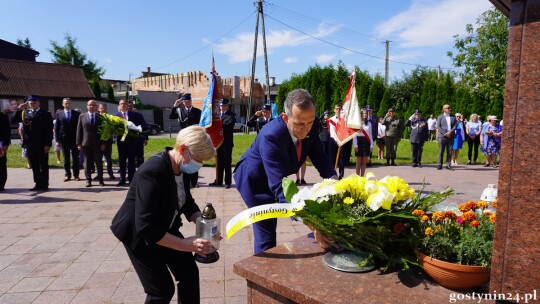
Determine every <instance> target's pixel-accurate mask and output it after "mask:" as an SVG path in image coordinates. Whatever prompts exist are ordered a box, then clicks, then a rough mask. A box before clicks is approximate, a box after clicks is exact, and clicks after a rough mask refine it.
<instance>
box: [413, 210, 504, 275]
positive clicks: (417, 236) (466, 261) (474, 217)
mask: <svg viewBox="0 0 540 304" xmlns="http://www.w3.org/2000/svg"><path fill="white" fill-rule="evenodd" d="M491 206H492V207H493V208H495V206H496V201H494V202H493V203H491ZM488 207H489V204H488V203H487V202H484V201H479V202H473V201H470V202H467V203H464V204H461V205H460V206H459V207H458V209H459V211H460V212H461V214H459V215H458V214H456V213H455V212H453V211H435V212H432V211H428V212H425V211H424V210H414V211H413V213H412V214H413V215H415V216H417V221H418V224H419V225H417V226H416V227H417V229H415V230H413V234H412V235H413V236H414V240H415V243H416V248H417V249H418V250H419V251H420V252H422V253H423V254H425V255H427V256H430V257H432V258H435V259H438V260H442V261H445V262H449V263H455V264H461V265H478V266H482V267H484V268H489V267H490V266H491V252H492V247H493V231H494V223H495V218H496V214H495V213H494V212H493V211H490V210H488Z"/></svg>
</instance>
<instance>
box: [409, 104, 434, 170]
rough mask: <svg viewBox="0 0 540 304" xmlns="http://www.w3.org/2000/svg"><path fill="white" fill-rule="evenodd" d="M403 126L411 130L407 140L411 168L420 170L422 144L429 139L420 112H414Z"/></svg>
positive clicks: (425, 122)
mask: <svg viewBox="0 0 540 304" xmlns="http://www.w3.org/2000/svg"><path fill="white" fill-rule="evenodd" d="M405 125H406V126H408V127H410V129H411V133H410V136H409V140H410V142H411V151H412V166H413V167H420V168H422V152H423V151H424V143H425V142H426V140H427V139H428V137H429V130H428V124H427V121H425V120H423V119H422V112H420V110H415V111H414V114H413V115H411V117H409V119H408V120H407V121H406V122H405Z"/></svg>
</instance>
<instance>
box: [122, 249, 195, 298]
mask: <svg viewBox="0 0 540 304" xmlns="http://www.w3.org/2000/svg"><path fill="white" fill-rule="evenodd" d="M124 247H125V248H126V251H127V254H128V256H129V259H130V260H131V263H132V264H133V268H134V269H135V271H136V272H137V276H138V277H139V280H141V283H142V285H143V288H144V292H145V293H146V300H145V302H144V303H147V304H149V303H167V304H168V303H170V302H171V299H172V297H173V296H174V290H175V286H174V281H173V278H172V277H171V273H172V275H173V276H174V280H175V281H177V282H178V284H177V288H178V303H185V304H187V303H195V304H197V303H200V300H201V299H200V297H201V296H200V290H199V268H197V265H196V263H195V259H194V258H193V254H192V253H191V252H183V251H176V250H173V249H169V248H166V247H161V246H159V245H150V246H141V248H138V249H137V251H136V252H135V251H133V250H131V249H129V248H128V247H127V246H124ZM169 270H170V272H169Z"/></svg>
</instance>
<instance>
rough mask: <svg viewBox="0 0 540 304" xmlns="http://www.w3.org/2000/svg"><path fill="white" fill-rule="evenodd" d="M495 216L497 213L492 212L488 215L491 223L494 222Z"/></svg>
mask: <svg viewBox="0 0 540 304" xmlns="http://www.w3.org/2000/svg"><path fill="white" fill-rule="evenodd" d="M496 218H497V214H492V215H490V216H489V221H490V222H491V223H493V224H495V219H496Z"/></svg>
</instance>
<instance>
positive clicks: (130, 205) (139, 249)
mask: <svg viewBox="0 0 540 304" xmlns="http://www.w3.org/2000/svg"><path fill="white" fill-rule="evenodd" d="M215 155H216V151H215V149H214V146H213V145H212V141H211V139H210V137H209V136H208V135H207V134H206V132H205V130H204V128H201V127H198V126H191V127H188V128H185V129H182V130H181V131H180V132H179V133H178V136H177V137H176V144H175V145H174V148H169V147H167V148H165V150H164V151H162V152H159V153H157V154H155V155H154V156H152V157H150V158H149V159H148V160H147V161H145V162H144V163H143V164H142V165H141V167H140V168H139V169H138V170H137V172H136V174H135V176H134V178H133V181H132V182H131V184H130V187H129V190H128V193H127V196H126V199H125V201H124V203H123V204H122V206H121V207H120V209H119V210H118V212H117V213H116V215H115V217H114V218H113V221H112V225H111V230H112V232H113V234H114V235H115V236H116V237H117V238H118V239H119V240H120V241H121V242H122V243H123V244H124V247H125V248H126V251H127V254H128V256H129V258H130V260H131V262H132V264H133V267H134V268H135V271H136V272H137V275H138V276H139V279H140V281H141V283H142V285H143V287H144V291H145V292H146V302H145V303H169V302H170V301H171V299H172V297H173V295H174V292H175V286H174V281H177V282H178V284H177V285H178V303H199V302H200V292H199V270H198V268H197V265H196V263H195V260H194V258H193V253H197V254H199V255H205V254H207V253H209V252H210V251H211V249H212V245H211V244H210V242H209V241H207V240H204V239H200V238H197V237H196V236H192V237H187V238H185V237H184V236H183V235H182V233H181V232H180V231H179V228H180V226H182V219H181V217H180V215H182V214H183V215H184V216H185V218H186V219H187V220H188V221H190V222H192V223H195V222H196V220H197V218H198V217H200V216H201V211H200V209H199V207H198V206H197V205H196V204H195V201H194V200H193V197H192V196H191V193H190V183H189V179H188V177H187V175H188V174H192V173H195V172H197V171H198V170H199V169H200V168H201V167H202V162H203V161H206V160H209V159H211V158H213V157H214V156H215ZM171 274H172V275H173V277H174V278H173V277H171ZM173 279H174V281H173Z"/></svg>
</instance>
